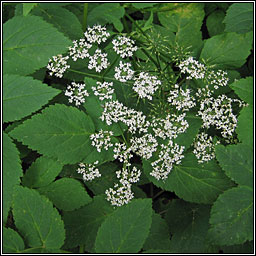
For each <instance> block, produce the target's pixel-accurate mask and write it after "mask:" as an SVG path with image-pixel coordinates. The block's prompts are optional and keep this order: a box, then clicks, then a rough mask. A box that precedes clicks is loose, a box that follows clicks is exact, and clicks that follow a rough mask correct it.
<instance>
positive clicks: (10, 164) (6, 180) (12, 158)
mask: <svg viewBox="0 0 256 256" xmlns="http://www.w3.org/2000/svg"><path fill="white" fill-rule="evenodd" d="M21 176H22V169H21V161H20V158H19V152H18V150H17V148H16V146H15V144H14V143H13V142H12V139H11V138H10V137H9V136H8V135H7V134H6V133H3V190H2V191H3V198H4V200H3V222H4V223H6V221H7V216H8V212H9V209H10V206H11V203H12V196H13V188H14V186H15V185H18V184H19V183H20V177H21Z"/></svg>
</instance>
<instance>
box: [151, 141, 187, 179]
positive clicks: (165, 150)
mask: <svg viewBox="0 0 256 256" xmlns="http://www.w3.org/2000/svg"><path fill="white" fill-rule="evenodd" d="M160 146H161V151H160V153H159V155H158V159H157V160H155V161H154V162H152V163H151V166H152V167H153V170H152V171H151V172H150V175H151V176H153V177H155V178H156V179H157V180H160V179H162V180H165V179H167V178H168V175H169V173H170V171H171V170H172V168H173V164H180V163H181V159H182V158H184V155H183V154H182V153H183V151H184V149H185V147H184V146H180V145H178V144H176V143H173V141H172V140H170V141H169V143H168V145H164V144H161V145H160Z"/></svg>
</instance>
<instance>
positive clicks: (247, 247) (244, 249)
mask: <svg viewBox="0 0 256 256" xmlns="http://www.w3.org/2000/svg"><path fill="white" fill-rule="evenodd" d="M221 250H222V251H223V253H225V254H227V253H228V254H253V250H254V243H253V241H251V242H246V243H244V244H236V245H231V246H222V247H221Z"/></svg>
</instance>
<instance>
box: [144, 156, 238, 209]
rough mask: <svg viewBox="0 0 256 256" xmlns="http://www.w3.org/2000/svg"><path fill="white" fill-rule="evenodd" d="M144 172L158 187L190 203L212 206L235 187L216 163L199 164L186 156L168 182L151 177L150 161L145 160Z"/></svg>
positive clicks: (194, 159) (192, 157)
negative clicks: (224, 193)
mask: <svg viewBox="0 0 256 256" xmlns="http://www.w3.org/2000/svg"><path fill="white" fill-rule="evenodd" d="M143 167H144V171H145V173H146V175H147V177H148V178H149V180H150V181H151V182H153V183H154V184H155V185H156V186H157V187H161V188H162V189H164V190H167V191H173V192H175V194H176V195H177V196H178V197H180V198H182V199H184V200H186V201H189V202H194V203H203V204H211V203H212V202H214V201H215V200H216V199H217V197H218V195H219V194H221V193H223V192H224V191H225V190H226V189H228V188H230V187H232V186H233V183H232V182H231V180H229V179H228V178H227V177H226V176H225V174H224V173H223V171H222V170H221V168H220V167H219V166H218V165H217V163H216V161H214V160H212V161H210V162H208V163H205V164H198V162H197V159H196V157H195V156H194V155H193V154H191V153H189V154H185V156H184V158H183V159H182V162H181V164H180V165H175V166H174V167H173V169H172V171H171V173H170V174H169V176H168V178H167V179H166V180H164V181H163V180H159V181H158V180H157V179H155V178H154V177H152V176H151V175H150V172H151V170H152V167H151V164H150V162H149V161H145V160H143Z"/></svg>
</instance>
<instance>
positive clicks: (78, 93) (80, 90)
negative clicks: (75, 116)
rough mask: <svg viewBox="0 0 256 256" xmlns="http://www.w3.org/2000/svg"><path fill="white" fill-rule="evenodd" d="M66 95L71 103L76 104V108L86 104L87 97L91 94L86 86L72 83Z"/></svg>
mask: <svg viewBox="0 0 256 256" xmlns="http://www.w3.org/2000/svg"><path fill="white" fill-rule="evenodd" d="M65 95H66V96H68V97H69V99H68V101H69V103H72V102H75V104H76V106H80V105H81V104H82V103H84V102H85V97H86V96H89V93H88V92H87V90H86V89H85V84H78V83H75V82H72V83H71V85H68V87H67V90H66V91H65Z"/></svg>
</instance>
